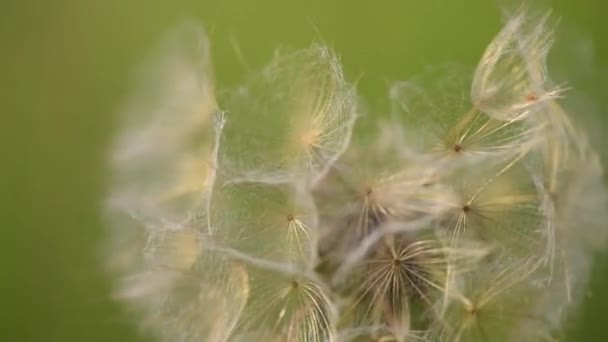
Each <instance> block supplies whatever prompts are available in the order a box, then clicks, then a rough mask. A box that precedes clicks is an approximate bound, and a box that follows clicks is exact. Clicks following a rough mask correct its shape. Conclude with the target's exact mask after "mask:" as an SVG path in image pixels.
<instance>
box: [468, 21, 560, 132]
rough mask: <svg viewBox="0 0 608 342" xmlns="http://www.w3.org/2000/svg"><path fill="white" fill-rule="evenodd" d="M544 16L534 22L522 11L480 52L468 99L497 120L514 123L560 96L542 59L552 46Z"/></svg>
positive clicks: (544, 59)
mask: <svg viewBox="0 0 608 342" xmlns="http://www.w3.org/2000/svg"><path fill="white" fill-rule="evenodd" d="M547 22H548V15H545V16H542V17H539V18H534V17H528V16H526V14H525V13H524V12H523V11H522V12H520V13H518V14H517V15H515V16H514V17H512V18H511V19H509V21H508V22H507V23H506V25H505V27H504V28H503V29H502V31H501V32H500V33H499V34H498V35H497V36H496V37H495V38H494V40H493V41H492V43H490V45H489V46H488V48H487V49H486V51H485V52H484V54H483V56H482V58H481V60H480V62H479V64H478V66H477V69H476V70H475V74H474V78H473V83H472V86H471V99H472V102H473V104H474V105H475V107H476V108H477V109H479V110H480V111H482V112H484V113H487V114H488V115H489V116H490V117H492V118H494V119H497V120H505V121H509V120H518V119H521V118H524V117H525V116H527V115H528V114H529V113H530V111H531V110H533V109H534V107H535V106H536V105H537V104H538V103H541V102H544V101H547V100H552V99H555V98H558V97H560V96H561V94H562V92H563V90H564V89H562V88H560V87H555V86H552V85H551V83H550V81H549V79H548V77H547V71H546V57H547V53H548V51H549V49H550V48H551V45H552V43H553V36H552V30H551V29H550V28H547Z"/></svg>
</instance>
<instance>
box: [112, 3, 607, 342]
mask: <svg viewBox="0 0 608 342" xmlns="http://www.w3.org/2000/svg"><path fill="white" fill-rule="evenodd" d="M550 20H551V17H550V16H549V15H531V14H529V13H527V12H525V11H523V10H521V11H520V12H518V13H516V14H515V15H514V16H512V17H511V18H510V19H509V20H508V21H507V23H506V25H505V27H504V28H503V29H502V31H500V32H499V33H498V34H497V35H496V37H495V38H494V39H493V40H492V41H491V42H490V43H489V46H488V48H487V49H486V51H485V52H484V53H483V54H482V56H481V59H480V61H479V64H478V65H477V67H476V68H475V69H474V70H473V72H469V73H467V72H465V71H463V70H459V71H458V72H456V71H455V70H454V69H451V68H445V69H435V70H434V71H427V72H424V73H422V74H421V76H418V77H415V78H412V79H410V80H404V81H398V82H395V83H394V84H393V85H392V86H391V87H390V89H389V92H388V94H387V95H388V99H389V101H390V103H391V106H390V108H391V112H390V113H389V114H390V115H388V116H387V115H383V116H380V115H378V117H383V118H384V119H378V120H377V122H375V123H373V124H369V126H366V127H361V129H357V130H356V131H354V129H353V128H354V126H355V124H356V120H357V118H359V117H360V115H361V114H362V113H361V112H362V111H363V109H362V108H361V106H358V103H359V102H360V101H361V99H360V98H358V96H357V94H356V91H355V87H354V86H353V85H352V84H351V83H349V82H348V80H347V77H346V76H345V75H344V72H343V70H342V67H341V64H340V61H339V59H338V57H337V56H336V54H334V53H333V52H332V51H331V50H330V49H329V48H327V47H325V46H323V45H321V44H313V45H312V46H311V47H309V48H308V49H303V50H297V51H286V50H281V51H278V52H277V53H276V55H275V56H274V57H273V58H272V60H271V61H270V62H269V63H268V65H266V66H265V67H263V68H262V69H261V70H260V71H258V72H254V73H253V74H252V75H250V76H249V77H248V78H247V79H246V80H245V81H244V82H243V84H242V85H240V86H238V87H235V88H234V89H228V90H227V91H226V92H222V93H225V94H227V95H226V96H225V97H219V98H216V92H215V90H214V89H215V87H214V83H213V77H212V72H211V69H212V67H211V60H210V51H209V42H208V40H207V37H206V35H205V33H204V30H202V29H201V28H200V27H198V25H196V24H187V25H183V26H182V27H180V28H178V29H176V30H175V31H173V32H172V33H170V34H168V35H167V37H166V38H165V39H164V41H163V42H162V43H161V44H160V46H159V48H158V50H157V51H156V52H155V58H153V59H152V60H151V61H150V62H148V63H147V64H146V65H145V67H144V68H143V70H142V79H141V81H140V82H139V83H138V87H137V91H136V93H135V94H134V95H133V99H132V101H130V102H129V104H128V105H127V107H126V109H125V111H124V115H123V116H122V120H123V122H122V125H121V128H120V130H119V131H118V133H117V136H116V141H115V144H114V145H113V147H112V150H111V155H110V163H111V167H112V172H113V173H112V185H111V187H110V189H109V193H108V198H107V217H108V222H109V225H108V226H109V228H110V230H109V231H110V233H109V236H110V239H109V246H108V248H107V250H108V268H109V269H110V271H111V272H112V274H113V275H114V276H115V277H116V278H117V279H118V280H117V281H116V290H115V297H116V298H117V299H119V300H121V301H123V302H125V303H126V304H127V305H128V307H129V308H130V309H132V310H133V312H134V313H135V314H136V315H135V316H134V317H138V322H139V323H140V324H141V327H142V329H144V330H145V331H148V332H150V333H151V334H152V335H153V336H155V337H157V338H158V339H159V340H161V341H209V342H225V341H254V342H255V341H260V342H262V341H264V342H265V341H277V342H279V341H302V342H305V341H306V342H308V341H319V342H321V341H331V342H334V341H335V342H342V341H384V342H388V341H399V342H406V341H440V342H441V341H446V342H447V341H450V342H451V341H473V342H475V341H537V340H542V339H547V338H556V337H559V336H560V335H561V332H562V331H561V329H562V327H563V325H564V322H565V321H566V320H567V319H569V318H570V317H571V315H572V314H573V312H574V310H575V309H576V307H577V304H578V302H580V299H581V296H582V294H583V293H585V289H586V286H587V279H588V277H589V270H590V267H591V265H592V262H593V254H594V253H595V252H597V251H600V250H602V249H603V248H605V244H606V240H607V236H608V230H607V229H606V227H605V222H607V221H606V220H607V219H608V217H607V215H608V213H607V212H606V210H605V209H606V208H607V207H608V191H607V190H606V187H605V185H604V183H603V171H602V167H601V164H600V162H599V159H598V157H597V156H596V154H595V152H594V151H593V149H592V147H591V146H590V145H589V143H588V142H587V138H586V136H585V133H584V131H583V130H581V129H580V128H578V127H577V125H576V123H575V122H574V118H573V116H572V114H571V113H569V110H568V109H567V108H566V107H565V106H564V105H563V104H562V101H563V100H562V98H565V97H567V95H568V93H567V91H566V88H565V87H563V86H559V85H555V84H553V83H552V82H551V79H550V77H549V72H548V68H547V64H546V58H547V54H548V53H549V49H550V47H551V44H552V41H553V26H552V25H551V24H550ZM363 114H366V115H368V118H376V116H373V115H370V114H371V113H363ZM387 117H388V119H387ZM357 124H359V125H362V124H364V123H363V122H362V121H359V122H357ZM361 132H363V133H366V135H365V136H361V135H360V134H359V133H361Z"/></svg>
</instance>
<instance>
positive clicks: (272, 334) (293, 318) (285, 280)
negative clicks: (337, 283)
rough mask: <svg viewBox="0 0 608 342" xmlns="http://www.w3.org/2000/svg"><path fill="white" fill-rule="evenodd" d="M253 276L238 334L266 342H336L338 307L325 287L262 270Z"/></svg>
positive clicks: (311, 281) (252, 272)
mask: <svg viewBox="0 0 608 342" xmlns="http://www.w3.org/2000/svg"><path fill="white" fill-rule="evenodd" d="M250 273H251V289H252V293H251V297H250V300H249V302H248V303H247V306H246V307H245V311H244V313H243V315H242V317H241V320H240V321H239V323H238V327H237V334H239V335H251V334H252V333H253V334H256V335H259V336H263V337H264V339H263V340H264V341H302V342H304V341H306V342H307V341H319V342H321V341H333V340H334V338H335V335H334V334H335V333H334V328H335V327H334V324H335V312H334V310H335V308H334V305H333V304H332V303H331V301H330V299H329V297H328V295H327V292H326V290H325V289H324V288H323V287H322V286H320V285H318V284H317V283H315V281H314V280H311V279H308V278H306V277H304V276H298V275H296V274H284V273H280V272H276V271H269V270H265V269H261V268H250ZM259 340H260V341H262V339H259Z"/></svg>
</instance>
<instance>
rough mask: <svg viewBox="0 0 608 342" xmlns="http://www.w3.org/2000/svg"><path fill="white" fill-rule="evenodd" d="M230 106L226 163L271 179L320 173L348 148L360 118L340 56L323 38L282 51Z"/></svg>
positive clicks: (255, 176)
mask: <svg viewBox="0 0 608 342" xmlns="http://www.w3.org/2000/svg"><path fill="white" fill-rule="evenodd" d="M228 105H229V107H230V113H229V117H230V118H229V123H228V126H227V129H226V132H225V140H226V144H225V148H224V149H223V151H222V160H223V165H224V167H225V168H226V169H229V170H231V171H232V172H233V173H234V174H235V175H236V177H241V178H246V179H248V180H254V181H269V180H270V182H273V183H276V182H290V181H292V180H293V179H294V175H297V176H295V177H304V178H306V179H308V180H309V181H314V180H315V179H316V178H317V177H319V176H321V175H322V174H323V173H324V172H325V171H326V170H327V168H328V167H330V166H331V164H332V163H333V162H334V161H335V160H336V159H337V158H338V157H339V156H340V155H341V154H342V153H343V152H344V150H345V149H346V147H347V144H348V143H349V141H350V136H351V131H352V126H353V124H354V121H355V118H356V103H355V97H354V94H353V89H352V88H351V86H350V85H349V84H348V83H347V82H346V81H345V80H344V76H343V74H342V70H341V67H340V64H339V63H338V60H337V57H336V56H334V55H333V54H332V53H331V52H330V51H329V50H328V49H327V48H325V47H322V46H319V45H314V46H312V47H311V48H309V49H307V50H301V51H296V52H294V53H284V54H277V55H276V56H275V58H274V60H273V61H272V62H271V63H270V64H269V65H268V66H267V67H266V68H265V69H264V70H263V71H262V73H260V74H259V75H256V76H254V77H253V78H252V80H251V81H250V82H249V83H247V84H246V85H245V86H243V87H242V88H241V89H239V91H237V92H236V93H235V94H234V95H233V96H232V98H230V99H229V101H228ZM248 117H250V118H252V119H253V118H255V119H253V120H251V119H248Z"/></svg>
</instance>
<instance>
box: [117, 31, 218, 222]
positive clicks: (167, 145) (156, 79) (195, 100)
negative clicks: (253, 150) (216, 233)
mask: <svg viewBox="0 0 608 342" xmlns="http://www.w3.org/2000/svg"><path fill="white" fill-rule="evenodd" d="M208 50H209V48H208V42H207V39H206V36H205V34H204V32H203V31H202V29H201V28H199V27H197V26H195V25H193V24H191V25H184V26H183V27H180V28H179V29H177V30H176V31H174V32H172V33H171V34H169V35H168V36H167V37H166V38H165V41H164V42H163V44H161V46H160V52H157V55H158V56H156V58H155V59H153V60H152V61H150V62H149V63H148V64H147V65H146V66H145V68H144V69H143V72H142V85H141V86H139V89H138V90H139V93H137V94H136V95H135V96H134V97H133V98H134V100H133V101H132V102H131V103H130V104H129V106H128V108H127V110H126V111H125V113H124V117H123V120H124V121H125V125H124V128H123V130H122V131H121V132H120V134H119V136H118V138H117V144H116V146H115V147H114V150H113V155H112V161H113V165H112V166H113V168H114V170H115V172H114V176H115V182H114V183H115V187H114V189H113V191H112V196H111V198H110V202H111V205H112V206H113V207H114V208H115V209H117V210H120V211H123V212H126V213H127V214H129V215H131V216H133V217H134V218H136V219H139V220H144V221H146V222H150V223H156V224H162V223H167V222H169V223H175V224H179V223H183V222H186V221H188V219H189V218H191V217H192V216H193V215H195V213H196V212H197V211H198V210H200V209H201V207H203V206H204V197H205V193H206V191H207V190H208V189H209V187H210V185H211V183H212V182H213V179H214V165H215V159H216V156H215V155H216V145H217V142H216V141H215V140H216V138H217V137H218V136H219V132H220V131H221V129H222V123H221V119H220V122H216V121H215V119H214V115H215V114H216V113H217V112H218V109H217V105H216V102H215V98H214V91H213V84H212V79H211V70H210V66H209V64H210V62H209V51H208Z"/></svg>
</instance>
